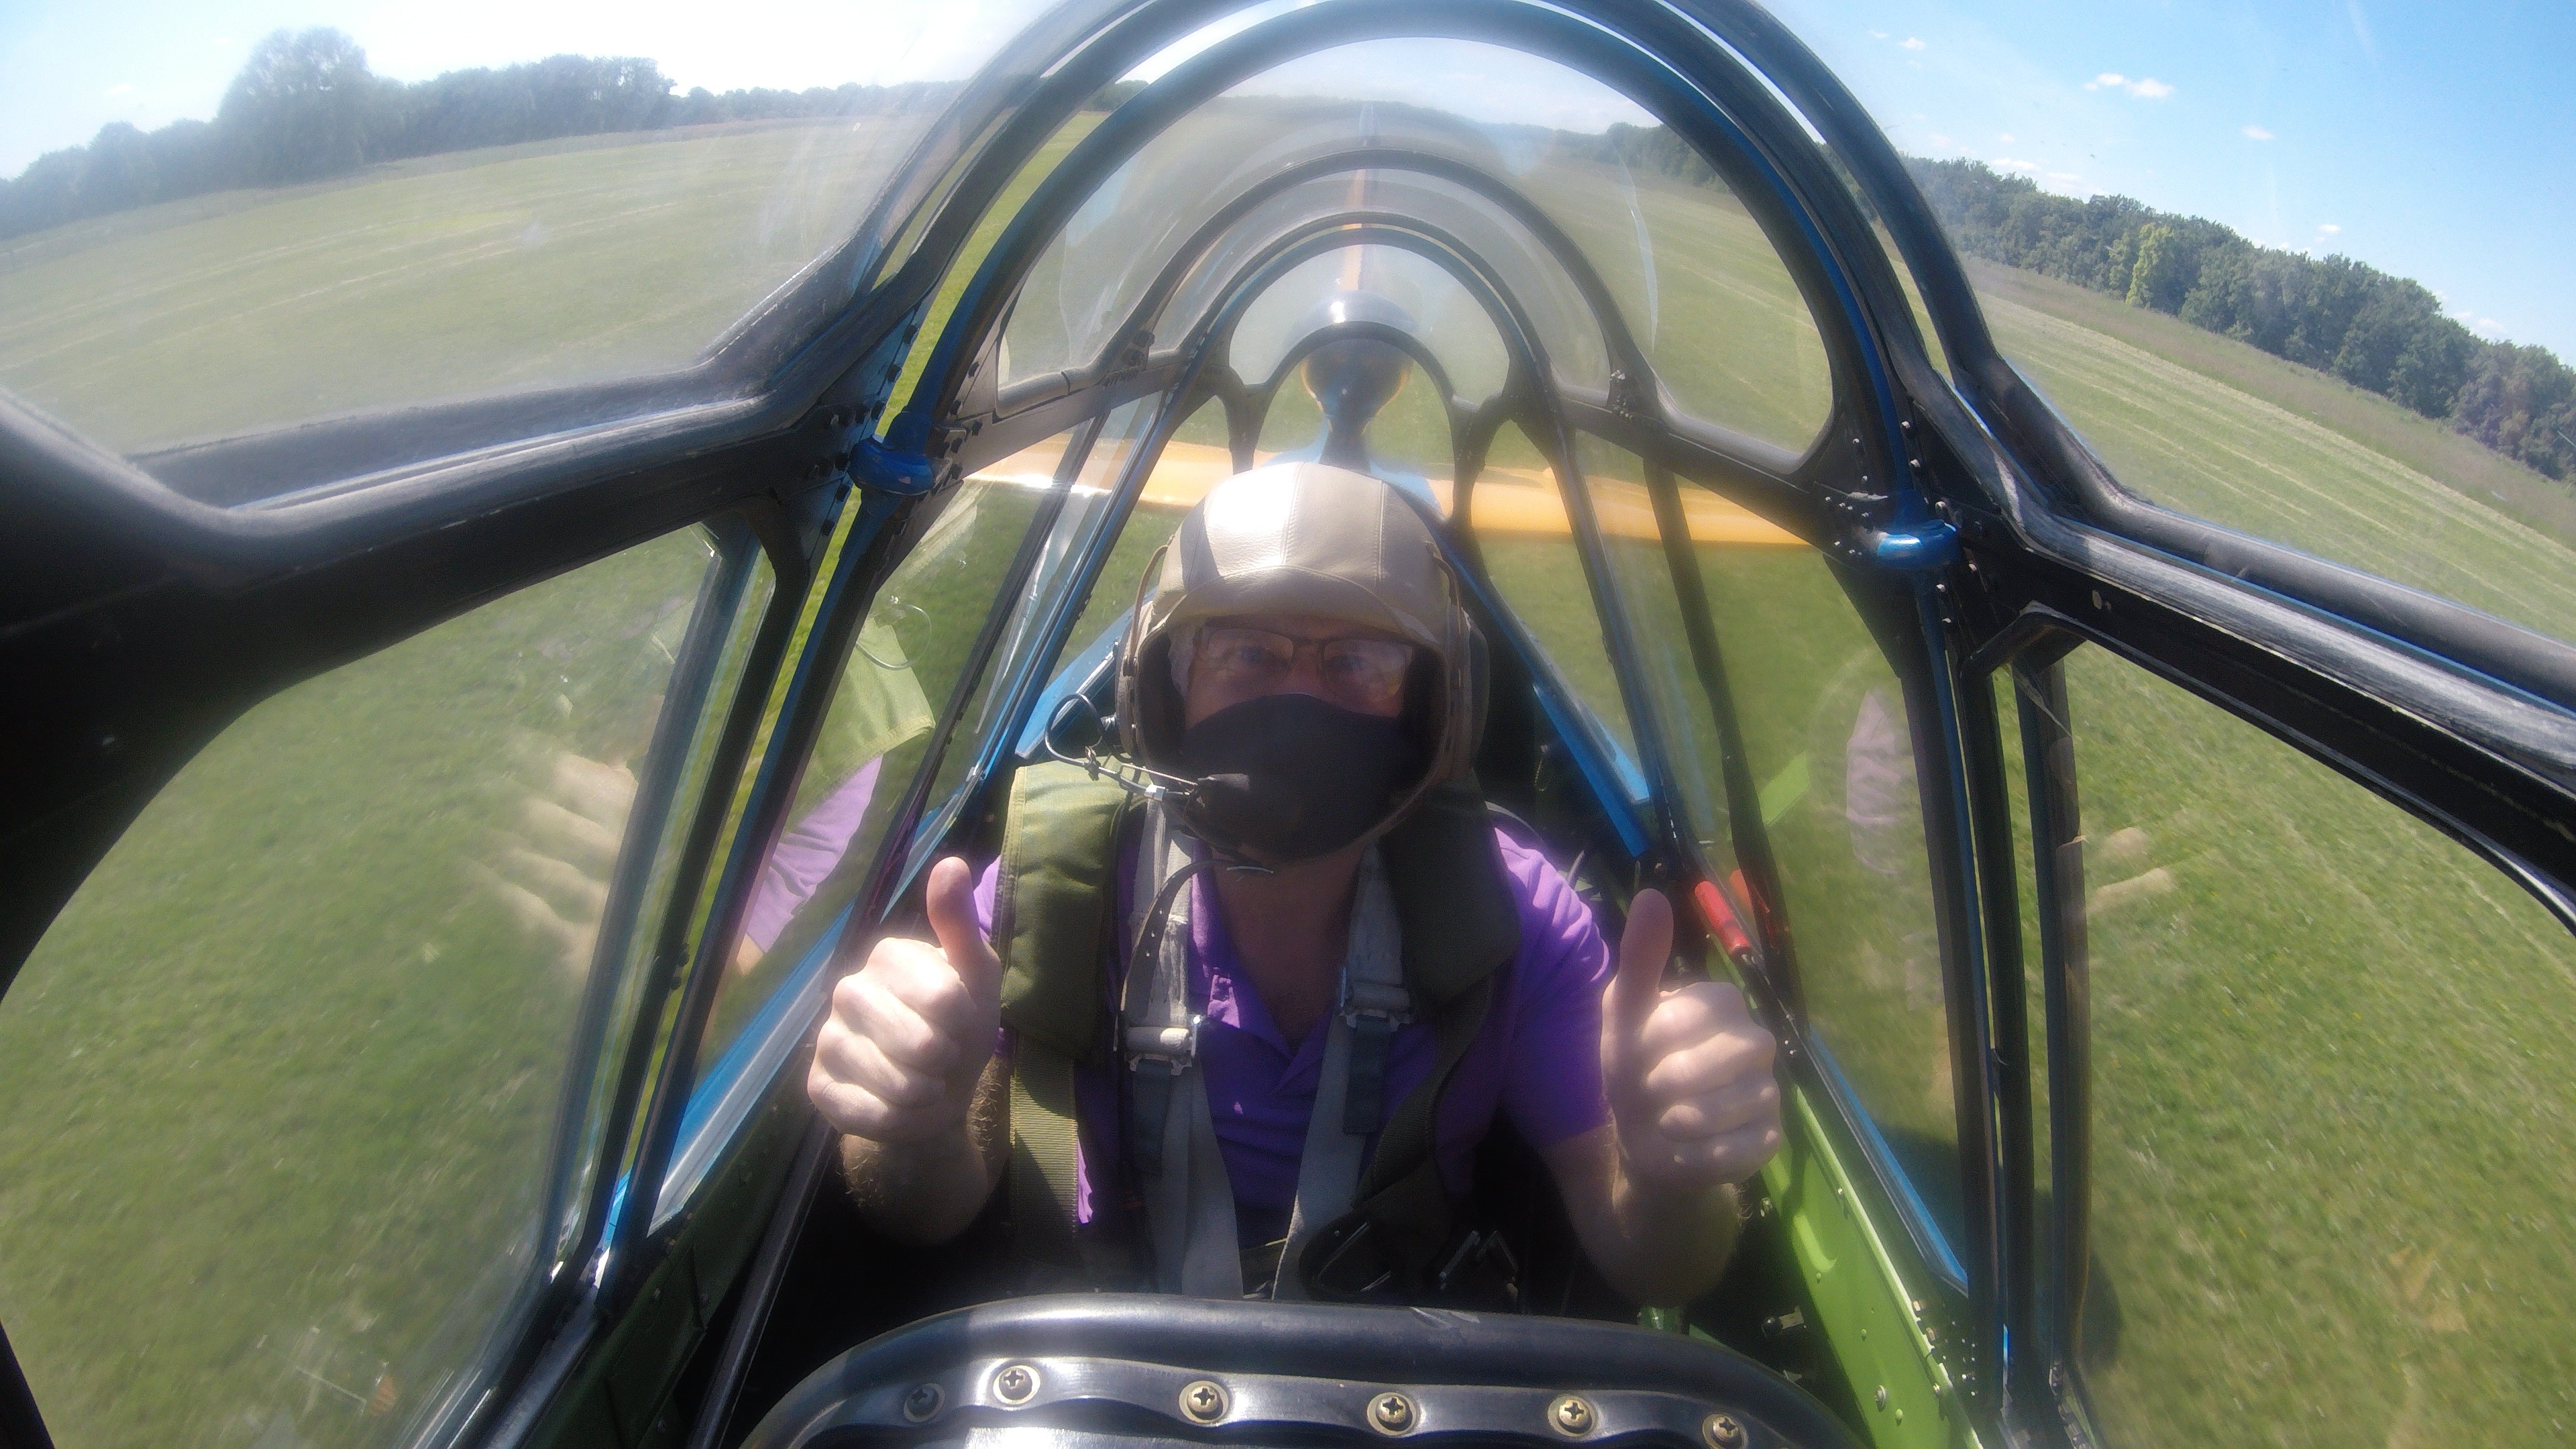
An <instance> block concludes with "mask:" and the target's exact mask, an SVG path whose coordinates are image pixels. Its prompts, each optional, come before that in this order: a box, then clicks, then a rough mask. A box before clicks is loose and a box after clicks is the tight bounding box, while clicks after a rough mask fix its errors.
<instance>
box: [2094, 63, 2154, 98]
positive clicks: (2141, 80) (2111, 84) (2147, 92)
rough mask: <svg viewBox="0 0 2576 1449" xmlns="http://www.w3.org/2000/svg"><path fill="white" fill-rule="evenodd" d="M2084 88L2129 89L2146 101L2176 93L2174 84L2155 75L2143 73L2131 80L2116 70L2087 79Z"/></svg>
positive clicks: (2095, 89)
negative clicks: (2168, 83) (2166, 82)
mask: <svg viewBox="0 0 2576 1449" xmlns="http://www.w3.org/2000/svg"><path fill="white" fill-rule="evenodd" d="M2084 89H2086V90H2088V91H2127V92H2128V93H2129V94H2131V95H2133V96H2136V97H2137V98H2138V99H2140V100H2145V101H2161V100H2163V99H2164V98H2166V97H2167V96H2170V95H2172V94H2173V93H2174V88H2173V87H2172V86H2169V85H2166V84H2165V83H2164V82H2163V81H2160V80H2158V79H2156V78H2155V77H2154V76H2151V75H2142V76H2140V77H2138V78H2137V79H2136V80H2131V79H2129V78H2128V77H2127V76H2124V75H2122V74H2120V73H2119V72H2118V71H2116V70H2106V71H2104V72H2102V73H2101V74H2100V75H2097V76H2095V77H2093V78H2092V79H2091V80H2089V81H2086V82H2085V83H2084Z"/></svg>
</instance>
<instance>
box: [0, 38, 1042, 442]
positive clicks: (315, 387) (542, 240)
mask: <svg viewBox="0 0 2576 1449" xmlns="http://www.w3.org/2000/svg"><path fill="white" fill-rule="evenodd" d="M1039 8H1040V7H1039V6H1038V5H1037V4H1036V3H1035V0H966V3H950V4H941V5H936V6H930V5H867V6H854V7H847V8H840V9H828V8H819V7H809V6H802V5H793V4H790V3H787V0H752V3H749V4H739V5H726V6H722V7H716V8H706V7H642V8H631V7H630V8H619V7H605V8H603V7H598V6H587V5H572V4H546V3H538V4H503V3H499V0H463V3H459V4H451V5H441V6H436V7H414V8H412V9H409V10H404V9H401V8H399V7H395V8H387V7H380V6H374V5H363V4H356V3H351V0H324V3H321V4H316V5H285V4H282V3H277V0H254V3H250V4H246V5H241V6H221V7H187V6H178V7H159V8H156V9H155V10H154V11H153V12H152V13H151V15H150V16H149V17H148V19H149V23H148V24H144V23H139V17H138V16H136V15H135V14H132V13H129V12H128V11H127V10H126V8H125V7H117V6H98V7H80V6H72V5H37V6H32V7H15V8H13V13H12V14H11V15H10V16H9V17H7V18H6V19H0V96H6V97H7V99H6V100H5V101H0V118H5V119H0V177H8V178H11V179H5V180H0V388H5V389H6V390H7V391H8V393H9V394H10V395H12V396H13V397H14V398H15V399H16V400H17V401H18V402H20V403H21V404H22V405H26V406H31V407H33V408H35V409H37V410H39V411H41V412H44V413H47V414H50V415H51V416H53V417H54V418H55V419H57V420H59V421H60V422H62V423H64V424H67V425H68V426H70V427H71V428H73V429H74V430H76V431H78V432H80V433H82V434H85V435H87V436H88V437H89V438H91V439H92V440H94V441H96V442H97V443H99V444H100V445H102V446H104V447H105V448H107V449H109V450H112V451H115V452H118V453H124V454H128V455H144V462H145V465H146V466H147V467H150V466H151V465H152V457H151V455H154V454H156V453H158V452H160V451H162V450H167V449H170V448H172V447H173V446H174V445H184V444H191V443H197V442H203V441H206V440H212V439H221V438H229V437H234V436H238V435H241V434H245V433H253V432H259V431H263V430H268V429H273V428H277V427H279V426H281V425H288V424H298V423H304V422H308V421H310V420H315V419H323V418H331V417H337V416H342V415H347V414H353V413H366V414H379V415H383V414H399V412H400V411H401V410H403V409H406V408H410V407H413V406H416V405H420V404H424V403H435V402H442V401H448V400H455V399H463V398H479V397H491V396H494V395H498V394H511V393H528V394H545V393H548V392H550V391H551V390H556V389H563V388H567V387H578V386H581V385H586V384H598V383H602V382H611V381H617V380H623V379H637V378H646V377H676V378H678V379H680V381H679V382H677V383H675V384H674V386H673V387H671V388H669V389H666V390H665V391H664V393H663V394H662V396H665V397H675V398H678V399H680V400H686V399H688V398H689V397H691V396H694V395H700V394H709V393H714V392H720V391H723V390H726V389H725V384H724V383H723V381H722V379H721V378H720V377H718V376H715V375H714V374H721V373H723V372H724V371H725V368H724V366H723V359H724V358H725V357H726V356H727V355H729V352H739V351H741V350H742V348H743V347H744V346H745V345H746V339H750V338H754V337H756V336H757V335H758V334H759V333H760V332H761V329H762V328H763V327H764V326H765V325H768V324H769V323H770V322H772V321H774V320H775V319H777V318H780V317H781V316H783V315H785V314H787V313H789V312H797V315H799V316H808V315H810V313H811V311H812V308H811V307H810V306H809V307H807V308H806V309H805V310H804V311H802V312H798V311H797V308H796V307H795V306H793V305H791V304H794V303H797V302H798V301H799V300H800V299H803V300H805V301H808V302H811V301H814V300H817V299H819V300H820V301H822V302H825V303H832V302H837V301H839V300H844V299H846V297H847V295H848V292H849V288H850V286H851V285H852V284H853V282H854V279H855V274H856V270H857V268H858V267H859V266H860V265H862V264H863V263H864V260H865V259H864V258H858V257H850V256H841V255H840V253H841V252H842V250H843V248H844V246H845V244H846V243H848V242H849V240H850V238H851V236H852V234H853V231H854V229H855V228H857V226H858V225H859V223H860V221H861V219H862V218H863V217H864V216H865V215H866V214H867V212H868V210H869V207H870V205H871V203H873V202H874V201H875V200H876V198H877V196H878V193H879V192H880V190H881V188H883V186H884V185H885V183H886V181H887V180H888V178H889V177H890V176H891V175H893V174H894V173H895V171H896V169H897V168H898V166H899V165H900V164H901V162H902V161H903V160H904V158H905V157H906V155H907V154H908V153H909V152H910V151H911V150H912V148H913V147H914V145H915V144H916V143H917V142H918V141H919V140H920V139H921V137H922V135H923V134H924V132H925V130H926V129H927V127H928V125H929V123H930V121H931V119H932V118H933V117H935V116H936V115H938V114H939V113H940V111H941V110H942V109H943V108H944V107H946V106H947V105H948V104H949V103H950V102H951V101H952V100H953V99H954V98H955V97H956V95H957V94H958V93H959V91H960V89H961V86H962V83H963V81H964V79H965V78H966V77H967V76H969V75H970V74H971V73H972V72H973V71H974V69H975V68H976V67H977V66H978V65H980V64H982V63H983V61H984V60H985V59H986V58H987V57H989V56H990V55H991V54H992V53H993V52H994V51H995V50H997V49H998V48H999V47H1000V45H1001V44H1002V43H1003V42H1004V41H1005V40H1007V39H1008V38H1009V37H1010V36H1011V35H1012V34H1013V33H1015V32H1016V31H1017V30H1019V29H1020V28H1021V27H1022V26H1023V25H1024V24H1025V23H1026V21H1027V19H1028V18H1029V17H1030V16H1031V15H1034V14H1035V13H1036V12H1037V11H1038V9H1039ZM567 406H569V405H567ZM549 418H550V414H549V413H548V411H547V409H546V407H544V406H543V405H539V406H537V407H535V408H534V409H532V419H531V421H530V422H528V423H527V424H526V425H525V426H526V428H527V430H528V431H543V430H545V428H546V426H547V423H548V421H549ZM557 421H560V420H559V419H558V420H557ZM389 426H398V424H389Z"/></svg>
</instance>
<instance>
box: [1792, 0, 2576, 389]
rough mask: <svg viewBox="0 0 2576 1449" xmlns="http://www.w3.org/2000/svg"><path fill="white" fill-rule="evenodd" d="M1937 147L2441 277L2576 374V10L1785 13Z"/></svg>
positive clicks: (2477, 319) (2128, 6) (1858, 7)
mask: <svg viewBox="0 0 2576 1449" xmlns="http://www.w3.org/2000/svg"><path fill="white" fill-rule="evenodd" d="M1771 3H1772V7H1773V9H1774V11H1775V13H1777V14H1778V15H1779V16H1780V17H1781V18H1782V19H1783V20H1785V21H1787V22H1788V23H1789V25H1790V26H1791V27H1792V28H1793V29H1795V30H1797V31H1798V33H1799V34H1800V35H1801V36H1802V37H1804V38H1805V39H1806V41H1807V43H1808V44H1809V45H1810V46H1812V47H1814V48H1815V50H1816V52H1817V53H1818V54H1819V55H1820V56H1822V57H1823V59H1824V61H1825V63H1826V64H1828V65H1830V66H1832V67H1833V68H1834V70H1835V71H1836V73H1838V74H1839V75H1841V76H1842V78H1843V80H1844V81H1845V83H1846V84H1848V85H1850V86H1851V88H1852V90H1853V91H1854V93H1856V94H1857V95H1859V97H1860V98H1861V100H1862V102H1863V103H1864V104H1866V105H1868V107H1869V108H1870V110H1871V112H1872V114H1874V115H1875V116H1877V118H1878V121H1879V124H1880V125H1881V126H1883V127H1885V128H1886V130H1887V131H1888V133H1889V134H1890V135H1891V136H1893V137H1894V138H1895V140H1896V143H1897V145H1898V146H1899V147H1900V148H1901V149H1903V150H1906V151H1909V152H1912V153H1915V154H1917V155H1928V156H1973V157H1976V158H1977V159H1979V160H1982V161H1985V162H1988V163H1989V164H1992V165H1994V166H1996V167H1998V168H2001V169H2005V170H2011V171H2017V172H2020V173H2022V174H2024V175H2028V176H2030V177H2032V178H2033V179H2034V180H2037V181H2038V182H2040V184H2042V185H2044V186H2046V187H2048V188H2049V189H2051V190H2054V191H2062V192H2066V193H2068V194H2071V195H2087V194H2091V193H2094V192H2106V191H2107V192H2118V193H2120V194H2122V195H2127V196H2134V197H2137V198H2139V199H2140V200H2142V201H2145V202H2147V203H2148V204H2150V205H2153V206H2157V207H2161V208H2164V209H2166V210H2169V211H2178V212H2183V213H2187V214H2190V215H2195V216H2205V217H2209V218H2210V219H2212V220H2214V221H2221V222H2225V223H2226V224H2228V225H2229V226H2232V227H2234V228H2236V229H2237V230H2238V231H2240V232H2242V233H2244V234H2245V235H2247V236H2249V237H2252V238H2254V239H2255V240H2257V241H2261V242H2264V243H2267V244H2269V245H2272V246H2281V247H2289V248H2292V249H2294V250H2307V251H2313V252H2315V253H2317V254H2318V255H2324V254H2327V253H2329V252H2337V251H2340V252H2343V253H2345V254H2347V255H2350V256H2353V257H2357V258H2359V259H2361V260H2363V261H2366V262H2369V263H2370V264H2371V265H2373V266H2376V267H2379V268H2381V269H2383V270H2386V271H2390V272H2395V273H2397V274H2398V275H2400V276H2409V277H2413V278H2415V279H2416V280H2418V281H2421V282H2423V283H2424V284H2425V285H2426V286H2428V287H2431V288H2432V289H2433V290H2434V291H2435V292H2436V293H2438V294H2439V295H2440V296H2441V297H2442V298H2443V301H2444V303H2445V304H2446V305H2447V306H2448V307H2449V308H2450V310H2451V311H2452V313H2453V315H2455V316H2458V317H2459V318H2460V319H2461V320H2462V321H2463V322H2466V323H2468V324H2469V325H2470V326H2471V327H2473V328H2475V329H2476V330H2478V331H2479V332H2481V333H2482V334H2484V335H2486V336H2490V337H2507V338H2511V339H2512V340H2514V341H2518V342H2538V343H2541V344H2543V345H2546V346H2548V347H2550V348H2552V349H2553V350H2555V351H2556V352H2557V353H2558V355H2559V356H2560V357H2561V358H2564V359H2568V360H2570V361H2576V280H2572V279H2571V277H2570V275H2569V273H2570V266H2569V263H2570V261H2571V259H2576V83H2571V77H2570V71H2571V69H2572V68H2576V4H2571V3H2570V0H2545V3H2543V0H2523V3H2511V0H2442V3H2430V0H2412V3H2407V4H2398V3H2393V0H2269V3H2264V4H2260V5H2253V4H2229V3H2217V0H2143V3H2138V0H2131V3H2120V4H2101V3H2064V0H1905V3H1902V4H1898V3H1893V0H1771Z"/></svg>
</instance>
